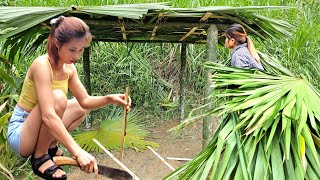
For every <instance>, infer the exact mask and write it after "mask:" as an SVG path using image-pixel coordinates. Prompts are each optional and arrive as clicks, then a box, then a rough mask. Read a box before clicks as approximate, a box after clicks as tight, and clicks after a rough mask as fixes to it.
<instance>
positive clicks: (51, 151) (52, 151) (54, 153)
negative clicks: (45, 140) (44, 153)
mask: <svg viewBox="0 0 320 180" xmlns="http://www.w3.org/2000/svg"><path fill="white" fill-rule="evenodd" d="M58 150H59V149H58V146H55V147H53V148H50V149H48V154H49V155H50V156H51V158H53V157H54V156H63V152H62V154H61V155H57V152H58Z"/></svg>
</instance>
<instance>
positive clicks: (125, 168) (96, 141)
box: [92, 138, 140, 180]
mask: <svg viewBox="0 0 320 180" xmlns="http://www.w3.org/2000/svg"><path fill="white" fill-rule="evenodd" d="M92 141H93V142H95V143H96V144H97V145H98V146H99V147H100V148H101V149H102V150H103V151H104V152H105V153H107V154H108V156H110V157H111V159H112V160H114V161H115V162H116V163H117V164H119V165H120V166H121V167H122V168H123V169H124V170H126V171H127V172H128V173H129V174H130V175H131V176H132V177H133V179H135V180H140V179H139V178H138V176H137V175H135V174H134V173H133V172H132V171H131V170H130V169H129V168H127V166H125V165H124V164H123V163H122V162H121V161H119V160H118V159H117V158H115V157H114V156H113V154H112V153H111V152H110V151H108V150H107V149H106V148H105V147H104V146H103V145H102V144H101V143H100V142H99V141H98V140H96V139H95V138H93V140H92Z"/></svg>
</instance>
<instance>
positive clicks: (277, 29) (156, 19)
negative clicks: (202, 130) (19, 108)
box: [0, 3, 292, 43]
mask: <svg viewBox="0 0 320 180" xmlns="http://www.w3.org/2000/svg"><path fill="white" fill-rule="evenodd" d="M283 8H289V7H283V6H246V7H230V6H212V7H199V8H171V7H170V6H168V5H167V4H166V3H149V4H123V5H110V6H93V7H74V6H72V7H71V8H70V7H65V8H64V7H63V8H62V7H7V6H5V7H0V40H4V39H7V40H8V39H11V40H13V39H21V38H23V37H24V36H26V35H27V36H29V37H34V35H35V34H38V35H39V34H41V35H42V36H41V37H39V36H37V37H38V41H44V40H45V39H46V36H47V34H48V33H49V30H50V26H49V21H50V19H51V18H53V17H57V16H59V15H64V16H76V17H80V18H81V19H83V20H84V21H85V22H86V23H87V24H88V25H89V26H90V29H91V32H92V34H93V36H94V40H96V41H115V42H121V41H124V42H140V41H141V42H146V41H147V42H187V43H205V42H206V38H207V37H206V36H207V33H206V30H207V28H208V27H209V26H210V25H211V24H214V25H216V26H217V28H218V31H219V35H222V34H223V33H224V30H225V29H226V28H227V27H228V26H230V25H231V24H233V23H239V24H242V25H243V26H244V27H245V28H246V29H247V30H248V31H249V33H251V34H254V35H256V36H258V37H260V38H266V37H268V36H269V37H275V38H278V37H280V36H290V29H292V25H290V24H289V23H287V22H286V21H283V20H276V19H271V18H268V17H265V16H262V15H258V14H256V13H255V12H257V11H261V10H266V9H275V10H276V9H283Z"/></svg>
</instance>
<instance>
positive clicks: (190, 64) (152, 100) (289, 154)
mask: <svg viewBox="0 0 320 180" xmlns="http://www.w3.org/2000/svg"><path fill="white" fill-rule="evenodd" d="M146 2H148V3H150V2H168V1H165V0H163V1H155V0H153V1H146V0H132V1H129V0H128V1H122V0H112V1H111V0H110V1H109V0H64V1H61V0H60V1H56V0H39V1H38V0H2V1H1V2H0V5H2V6H47V7H49V6H59V7H60V6H61V7H62V6H64V7H69V6H70V5H72V4H75V5H80V6H100V5H111V4H124V3H127V4H129V3H146ZM169 3H170V4H171V5H172V6H173V7H198V6H269V5H270V6H271V5H273V6H279V5H281V6H293V7H295V9H289V10H279V11H268V10H266V11H263V12H261V14H262V15H265V16H267V17H270V18H277V19H284V20H286V21H288V22H290V23H291V24H293V25H295V28H294V32H293V36H292V38H288V39H286V38H283V39H281V40H277V41H275V40H263V41H262V40H258V39H256V40H255V45H256V48H257V49H258V50H260V51H261V52H264V53H266V54H268V55H272V56H274V57H276V58H277V59H279V61H280V62H281V64H282V65H283V66H284V67H286V68H287V69H289V70H290V71H291V72H292V73H293V74H304V75H305V77H304V78H303V79H301V78H298V79H295V80H297V81H300V82H303V83H306V82H310V83H311V84H313V86H314V87H315V88H317V89H319V88H320V80H319V79H320V77H319V75H320V69H319V67H320V48H319V41H320V31H319V29H320V22H319V20H318V19H319V16H320V2H319V1H317V0H288V1H279V0H259V1H258V0H251V1H248V0H241V1H238V0H230V1H225V0H216V1H215V0H210V1H204V0H193V1H187V0H176V1H172V2H169ZM0 23H1V22H0ZM0 33H1V30H0ZM30 34H32V32H30ZM42 38H46V37H42ZM13 42H14V41H13ZM3 47H5V44H3V42H0V48H1V49H3ZM205 48H206V47H205V45H188V54H187V72H186V76H187V78H186V80H187V82H186V84H187V91H186V92H187V94H186V96H187V108H188V109H192V108H196V107H198V106H200V105H201V104H202V103H203V101H202V98H203V93H204V92H203V86H204V66H203V63H204V62H205V61H206V59H205ZM9 49H10V47H9ZM179 49H180V45H177V44H133V43H128V44H125V43H95V44H93V45H92V46H91V77H92V82H91V85H92V92H93V94H94V95H103V94H107V93H120V92H123V91H124V87H125V85H127V84H129V85H130V88H131V94H132V99H133V101H134V108H137V109H139V110H140V111H141V112H143V115H145V116H148V117H150V115H151V117H152V115H153V114H156V115H157V116H155V117H159V118H154V117H152V118H153V121H163V120H167V119H175V118H177V117H176V114H177V113H176V112H177V109H175V108H174V107H175V106H174V104H175V102H178V101H177V99H178V91H179V89H178V88H177V87H178V82H179V79H178V77H179V66H180V64H179V59H180V53H179ZM29 50H32V49H22V50H21V53H19V54H8V51H2V52H0V154H1V155H0V159H1V161H0V163H1V164H2V165H3V166H4V167H5V169H8V170H9V171H10V172H11V173H12V174H13V176H14V177H19V175H22V174H23V175H24V176H26V177H27V178H28V177H29V176H31V175H30V174H32V173H30V168H29V167H28V168H25V164H24V162H25V159H21V158H18V157H16V156H15V155H14V154H13V153H12V152H11V150H10V149H9V147H8V145H7V144H6V130H7V121H8V116H9V115H10V113H11V112H12V110H13V106H14V104H15V98H16V97H17V95H18V94H19V92H20V88H21V81H22V79H23V77H24V76H25V74H26V70H27V68H28V66H29V65H30V63H31V62H32V60H33V59H34V58H35V57H36V56H38V55H39V54H41V53H43V52H44V48H43V47H42V48H40V49H38V50H37V51H35V52H34V51H30V53H29V54H28V56H26V52H29ZM218 59H219V62H220V63H222V64H227V63H228V62H229V60H230V58H229V50H227V49H226V48H223V46H219V49H218ZM77 66H78V70H79V73H80V75H81V78H83V72H82V64H81V61H80V60H79V64H77ZM244 73H248V72H244ZM249 74H250V73H249ZM253 76H254V75H253ZM288 78H289V77H288ZM292 80H294V78H293V77H292ZM288 83H289V82H288ZM304 85H305V86H302V87H304V88H305V87H307V86H308V87H311V85H310V86H309V85H306V84H304ZM291 88H293V87H291ZM316 91H317V90H316ZM316 91H315V92H316ZM308 92H313V91H308ZM233 93H239V92H233ZM241 93H243V92H241ZM301 94H302V95H303V94H305V92H302V93H299V94H296V95H297V97H298V98H300V96H299V95H301ZM168 97H169V99H168ZM285 97H286V96H281V97H279V98H285ZM242 98H245V97H242ZM163 102H165V104H170V103H172V104H173V108H174V109H171V108H170V111H167V110H168V109H167V108H168V107H167V106H165V104H163ZM161 104H162V105H161ZM296 105H297V104H296ZM317 105H318V104H315V106H317ZM293 107H294V106H293ZM307 109H308V110H309V108H307ZM248 110H249V109H248ZM305 110H306V109H305V108H304V111H305ZM110 111H111V110H110V109H109V108H104V109H102V110H99V111H95V112H94V113H93V115H92V118H93V121H94V123H98V122H100V121H101V120H103V119H106V114H108V113H109V112H110ZM240 111H241V112H242V111H244V110H242V109H241V110H240ZM307 112H309V111H307ZM297 114H298V113H296V112H295V113H294V114H287V115H288V116H289V117H290V116H291V115H292V116H294V117H292V118H295V116H296V115H297ZM304 115H305V114H304ZM279 116H281V117H282V114H281V115H279ZM279 116H276V115H275V116H274V117H275V118H276V117H277V118H278V117H279ZM308 116H309V118H308V119H307V121H305V119H302V122H303V123H301V124H297V122H296V121H291V120H290V118H289V120H288V119H287V123H286V126H285V128H284V129H282V128H279V127H278V126H277V125H273V124H269V127H266V128H265V131H266V132H271V131H273V130H277V131H276V132H283V134H281V133H275V135H274V136H273V137H274V138H273V139H271V140H270V138H269V139H268V137H265V136H261V138H260V139H258V137H252V138H257V139H252V140H250V139H249V138H248V139H246V141H245V142H243V143H244V146H245V147H248V146H249V145H250V143H251V142H250V141H254V140H256V142H255V143H256V145H255V146H254V147H255V148H256V149H253V151H252V154H251V155H252V156H251V157H249V161H248V162H247V164H246V163H245V162H244V165H243V164H235V166H234V167H233V169H232V167H230V166H227V167H221V166H219V168H229V169H226V171H224V172H225V173H232V172H234V171H232V170H237V171H236V172H235V173H238V174H240V175H243V174H244V173H249V174H248V176H247V177H252V178H254V177H260V176H258V175H259V174H260V173H266V169H268V168H271V169H273V168H275V169H278V171H277V172H278V173H279V174H280V175H284V176H287V175H288V176H289V175H290V174H291V173H292V174H295V177H301V175H304V174H303V173H304V170H305V169H304V166H297V168H296V169H295V170H292V169H290V167H291V165H292V164H295V165H297V164H298V162H299V157H304V158H305V159H304V161H303V162H306V163H307V164H311V166H312V167H313V168H316V167H317V168H318V167H319V162H317V161H316V160H315V159H314V160H315V161H312V158H316V156H317V155H316V153H319V147H318V146H315V149H316V152H315V150H314V148H311V149H308V147H309V148H310V147H313V146H312V143H311V141H312V140H310V131H311V130H309V131H308V130H307V129H308V128H309V129H314V122H313V121H312V116H310V115H309V114H308ZM236 117H237V116H236V115H233V116H227V117H226V118H228V120H230V121H224V122H228V123H230V122H232V121H233V120H234V121H238V118H236ZM240 118H241V115H240ZM284 119H286V118H284ZM314 119H317V120H319V117H317V115H315V117H314ZM281 120H282V119H281ZM278 121H279V122H278V123H279V124H281V125H283V124H282V123H283V122H282V121H281V123H280V119H279V120H278ZM289 122H290V123H289ZM316 122H318V121H316ZM246 123H247V122H246ZM246 123H245V122H243V123H242V124H241V127H247V126H248V124H246ZM274 123H275V122H274ZM295 123H296V124H295ZM223 125H225V126H226V127H229V128H230V127H231V128H233V127H234V124H232V123H231V124H223ZM254 125H256V124H252V126H254ZM261 125H265V124H264V123H262V124H259V126H261ZM289 125H290V126H289ZM252 126H251V125H250V127H252ZM259 126H257V127H259ZM273 127H274V128H273ZM280 127H282V126H280ZM287 127H296V128H292V129H291V131H290V130H289V129H288V128H287ZM306 127H308V128H306ZM222 128H223V127H222V126H220V130H221V132H225V133H227V134H228V133H229V132H231V131H229V130H230V129H229V130H228V131H227V130H225V129H222ZM239 128H240V126H239ZM248 129H250V128H248ZM315 129H317V128H315ZM318 129H319V128H318ZM238 132H239V133H240V134H244V133H246V132H247V131H245V130H244V129H243V128H242V129H241V128H240V129H239V130H238ZM256 132H257V135H261V132H263V131H262V130H261V131H256ZM259 133H260V134H259ZM301 133H302V135H301ZM308 133H309V134H308ZM312 133H313V134H315V135H317V137H319V134H317V133H318V132H317V130H315V132H313V130H312ZM311 135H312V134H311ZM237 137H238V136H235V135H234V134H233V135H232V136H231V137H230V138H229V139H228V141H226V142H223V143H224V144H223V143H222V144H221V139H223V138H225V134H223V133H221V135H219V137H217V139H216V141H215V142H219V143H220V144H219V147H221V146H223V145H226V146H227V147H228V149H227V148H226V149H225V153H224V156H223V159H222V160H223V161H224V162H227V161H226V160H224V159H227V158H230V157H228V156H227V155H228V153H230V151H231V149H232V147H236V146H238V144H237V142H239V141H237ZM219 140H220V141H219ZM269 140H270V141H271V145H270V143H269V147H268V148H267V149H268V150H269V151H265V152H267V153H269V154H264V153H265V152H263V150H267V149H265V144H267V143H268V142H269ZM274 141H277V142H274ZM313 141H315V140H313ZM279 142H280V143H279ZM317 142H319V141H317ZM212 143H214V142H212ZM290 143H291V146H288V144H290ZM277 144H278V145H279V144H280V145H279V146H278V145H277ZM211 145H212V144H211ZM209 146H210V145H209ZM209 146H208V149H210V147H209ZM250 147H253V146H252V145H251V146H250ZM297 147H299V148H297ZM303 147H306V148H305V151H303ZM288 149H289V150H288ZM211 150H212V149H211ZM218 150H219V149H218ZM218 150H216V152H218ZM227 150H228V151H227ZM295 150H299V151H295ZM279 151H280V152H282V153H284V154H286V156H285V157H286V158H288V159H289V160H288V161H287V162H288V163H285V164H282V161H281V162H279V163H280V164H282V165H283V166H281V165H279V163H273V164H271V167H268V166H267V163H266V160H261V161H258V160H257V159H259V158H262V157H263V158H265V157H268V158H271V161H273V160H272V159H274V160H275V161H276V160H282V158H281V157H283V156H281V157H280V159H276V158H275V157H274V156H271V155H270V154H272V152H274V153H275V154H276V155H279ZM227 152H228V153H227ZM241 153H242V154H244V152H241ZM299 153H300V154H299ZM213 154H217V153H213ZM301 154H302V155H301ZM210 155H211V154H210ZM281 155H282V154H281ZM209 157H210V156H209ZM220 158H222V157H220ZM231 158H236V157H233V156H231ZM237 158H240V156H239V157H237ZM217 159H219V157H217V155H213V156H212V159H211V163H213V162H217ZM243 159H245V157H243V158H242V160H241V159H239V160H238V162H243ZM318 159H319V158H318ZM275 161H274V162H275ZM258 163H261V164H258ZM1 164H0V169H4V168H2V166H1ZM208 164H209V165H208V168H209V166H210V163H208ZM211 165H212V164H211ZM236 165H237V166H236ZM303 165H305V164H303ZM246 166H247V167H249V168H248V170H249V171H248V172H244V171H241V170H243V169H242V168H243V167H246ZM254 166H259V167H260V166H261V167H265V168H261V169H257V170H256V171H255V169H254V168H253V167H254ZM214 167H216V168H217V165H216V164H214ZM236 167H237V168H238V169H239V170H238V169H237V168H236ZM308 167H310V166H308ZM201 168H203V170H204V169H205V170H207V169H206V168H205V167H201ZM259 170H261V171H259ZM291 171H294V172H291ZM190 172H192V171H190ZM200 172H201V173H202V172H203V171H199V174H197V175H199V177H201V175H202V174H200ZM206 172H207V171H206ZM216 172H219V171H216ZM317 173H318V172H317V171H316V170H315V169H310V168H307V172H306V174H307V175H308V176H307V179H308V178H309V179H312V177H319V174H317ZM204 174H205V173H204ZM266 174H267V173H266ZM266 174H264V175H265V176H261V177H271V176H272V175H270V174H269V175H266ZM215 175H216V176H218V177H223V176H225V174H223V172H221V173H220V174H219V173H218V174H215ZM204 176H205V175H204ZM0 177H1V178H2V177H3V178H10V175H9V174H8V173H6V172H5V171H0ZM279 177H280V176H279ZM1 178H0V179H1ZM31 179H32V178H31Z"/></svg>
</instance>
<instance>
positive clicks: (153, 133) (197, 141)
mask: <svg viewBox="0 0 320 180" xmlns="http://www.w3.org/2000/svg"><path fill="white" fill-rule="evenodd" d="M177 124H178V122H176V121H170V122H162V123H159V124H157V125H155V126H154V127H152V128H149V129H148V131H150V138H149V139H148V140H150V141H154V142H157V143H158V144H159V145H160V147H159V148H154V150H155V151H156V152H157V153H158V154H159V155H160V156H161V157H163V158H164V159H165V160H166V161H167V162H168V163H169V164H170V165H171V166H173V167H174V168H178V167H180V166H182V165H183V164H184V163H186V162H187V161H177V160H168V159H166V158H167V157H175V158H193V157H194V156H196V155H197V154H198V153H199V152H200V151H201V142H202V126H201V125H202V123H201V122H200V121H199V122H197V123H194V124H192V125H190V126H188V127H187V128H185V129H184V130H183V131H182V132H181V134H180V135H179V137H176V138H174V137H173V135H172V134H171V133H170V132H167V130H168V129H170V128H172V127H174V126H176V125H177ZM112 153H113V155H114V156H115V157H118V153H119V152H118V151H114V152H112ZM96 158H97V161H98V164H101V165H107V166H110V167H114V168H119V169H121V167H120V166H119V165H117V164H116V163H115V162H114V161H113V160H112V159H111V158H110V157H109V156H108V155H107V154H98V155H96ZM122 163H123V164H124V165H125V166H127V167H128V168H129V169H130V170H131V171H133V172H134V173H135V174H136V175H137V176H138V177H139V178H140V179H142V180H160V179H163V178H164V177H166V175H168V174H169V173H170V172H172V171H171V169H170V168H169V167H168V166H166V165H165V164H164V163H163V162H162V161H161V160H160V159H159V158H158V157H157V156H156V155H155V154H154V153H152V152H151V150H149V149H147V150H144V151H142V152H139V153H137V152H135V151H134V150H131V149H129V150H125V152H124V156H123V160H122ZM68 179H70V180H82V179H86V180H89V179H96V178H95V177H94V175H93V174H86V173H85V172H82V171H80V170H79V168H72V169H71V172H70V173H68ZM97 179H108V178H105V177H102V176H99V177H98V178H97Z"/></svg>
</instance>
